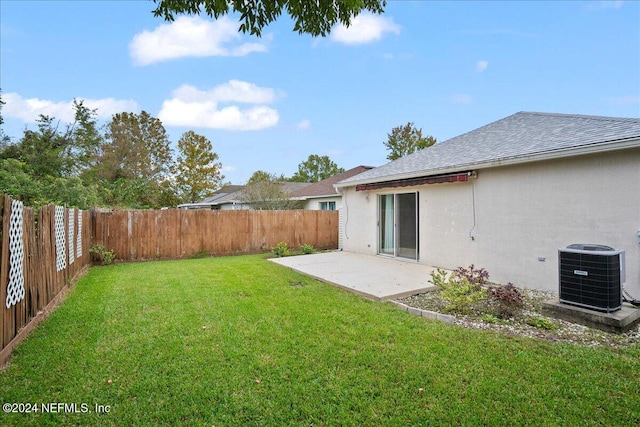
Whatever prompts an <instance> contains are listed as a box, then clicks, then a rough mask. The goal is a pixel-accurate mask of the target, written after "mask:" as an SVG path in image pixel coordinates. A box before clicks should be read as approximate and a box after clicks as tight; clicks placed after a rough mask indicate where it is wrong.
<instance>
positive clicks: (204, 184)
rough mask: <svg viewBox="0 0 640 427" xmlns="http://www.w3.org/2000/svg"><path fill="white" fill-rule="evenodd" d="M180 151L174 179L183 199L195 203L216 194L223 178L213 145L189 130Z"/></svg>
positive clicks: (180, 143) (181, 141)
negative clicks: (214, 192)
mask: <svg viewBox="0 0 640 427" xmlns="http://www.w3.org/2000/svg"><path fill="white" fill-rule="evenodd" d="M178 151H179V154H178V160H177V165H176V172H177V175H176V178H175V179H176V184H177V186H178V191H179V192H180V194H181V195H182V196H183V198H184V199H185V200H186V201H188V202H192V203H193V202H195V201H197V200H200V199H202V198H203V197H206V196H208V195H210V194H211V193H213V191H214V190H216V189H217V188H218V187H219V186H220V183H221V182H222V180H223V179H224V176H223V175H222V173H221V170H222V164H221V163H219V162H217V160H218V154H216V153H214V152H213V146H212V145H211V141H209V140H208V139H207V138H205V137H204V136H202V135H198V134H197V133H195V132H194V131H192V130H190V131H188V132H185V133H184V134H182V136H181V137H180V140H179V141H178Z"/></svg>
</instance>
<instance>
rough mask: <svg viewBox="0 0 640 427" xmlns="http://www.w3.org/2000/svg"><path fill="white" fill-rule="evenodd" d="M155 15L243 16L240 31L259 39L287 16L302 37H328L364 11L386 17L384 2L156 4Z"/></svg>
mask: <svg viewBox="0 0 640 427" xmlns="http://www.w3.org/2000/svg"><path fill="white" fill-rule="evenodd" d="M153 1H154V3H156V5H157V7H156V8H155V9H154V10H153V15H154V16H156V17H162V18H164V20H165V21H173V20H174V19H175V16H176V15H182V14H187V15H199V14H200V13H202V12H204V14H206V15H208V16H210V17H212V18H215V19H218V18H220V17H221V16H224V15H227V14H229V13H237V14H238V15H240V18H239V20H240V27H239V31H242V32H243V33H249V34H252V35H256V36H258V37H260V36H261V35H262V29H263V28H264V27H265V26H267V25H269V24H270V23H271V22H273V21H275V20H276V19H277V18H278V17H280V15H282V13H283V12H286V13H287V14H288V15H289V16H290V17H291V19H292V20H293V21H294V26H293V30H294V31H297V32H298V33H299V34H304V33H307V34H311V35H312V36H314V37H317V36H322V37H325V36H326V35H327V34H329V33H330V32H331V27H333V26H334V25H335V24H336V23H338V22H340V23H342V24H344V25H345V26H349V24H350V23H351V20H352V19H353V18H354V17H356V16H357V15H358V14H359V13H361V12H362V11H365V10H367V11H369V12H371V13H378V14H379V13H383V12H384V7H385V6H386V5H387V2H386V1H385V0H357V1H354V0H332V1H326V0H320V1H309V0H262V1H259V0H251V1H247V0H228V1H225V0H195V1H194V0H153Z"/></svg>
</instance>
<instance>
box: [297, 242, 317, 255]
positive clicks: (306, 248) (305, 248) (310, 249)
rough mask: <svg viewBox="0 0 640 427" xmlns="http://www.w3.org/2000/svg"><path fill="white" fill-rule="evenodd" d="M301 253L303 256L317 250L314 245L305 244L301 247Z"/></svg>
mask: <svg viewBox="0 0 640 427" xmlns="http://www.w3.org/2000/svg"><path fill="white" fill-rule="evenodd" d="M300 251H302V253H303V254H305V255H308V254H312V253H314V252H315V251H316V249H315V248H314V247H313V245H311V244H309V243H305V244H303V245H300Z"/></svg>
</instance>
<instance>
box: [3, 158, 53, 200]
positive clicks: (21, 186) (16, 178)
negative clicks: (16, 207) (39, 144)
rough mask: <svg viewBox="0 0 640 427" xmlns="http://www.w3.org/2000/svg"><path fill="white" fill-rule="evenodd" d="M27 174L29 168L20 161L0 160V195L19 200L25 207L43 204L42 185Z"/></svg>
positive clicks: (11, 159)
mask: <svg viewBox="0 0 640 427" xmlns="http://www.w3.org/2000/svg"><path fill="white" fill-rule="evenodd" d="M29 172H30V170H29V167H28V166H27V165H26V164H25V163H23V162H21V161H20V160H17V159H13V158H8V159H3V160H0V193H1V194H8V195H10V196H11V197H13V198H14V199H20V200H22V202H23V203H24V204H26V205H27V206H34V205H37V204H44V203H42V200H43V199H44V192H43V190H42V185H41V184H40V182H39V181H37V180H35V179H33V177H32V176H31V175H30V174H29Z"/></svg>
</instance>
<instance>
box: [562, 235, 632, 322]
mask: <svg viewBox="0 0 640 427" xmlns="http://www.w3.org/2000/svg"><path fill="white" fill-rule="evenodd" d="M558 267H559V268H558V269H559V282H560V302H562V303H566V304H572V305H576V306H580V307H585V308H590V309H594V310H599V311H606V312H607V313H610V312H612V311H616V310H619V309H620V308H621V307H622V284H623V283H624V282H625V259H624V251H617V250H615V249H613V248H611V247H609V246H604V245H587V244H574V245H569V246H567V247H566V249H559V250H558Z"/></svg>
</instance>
